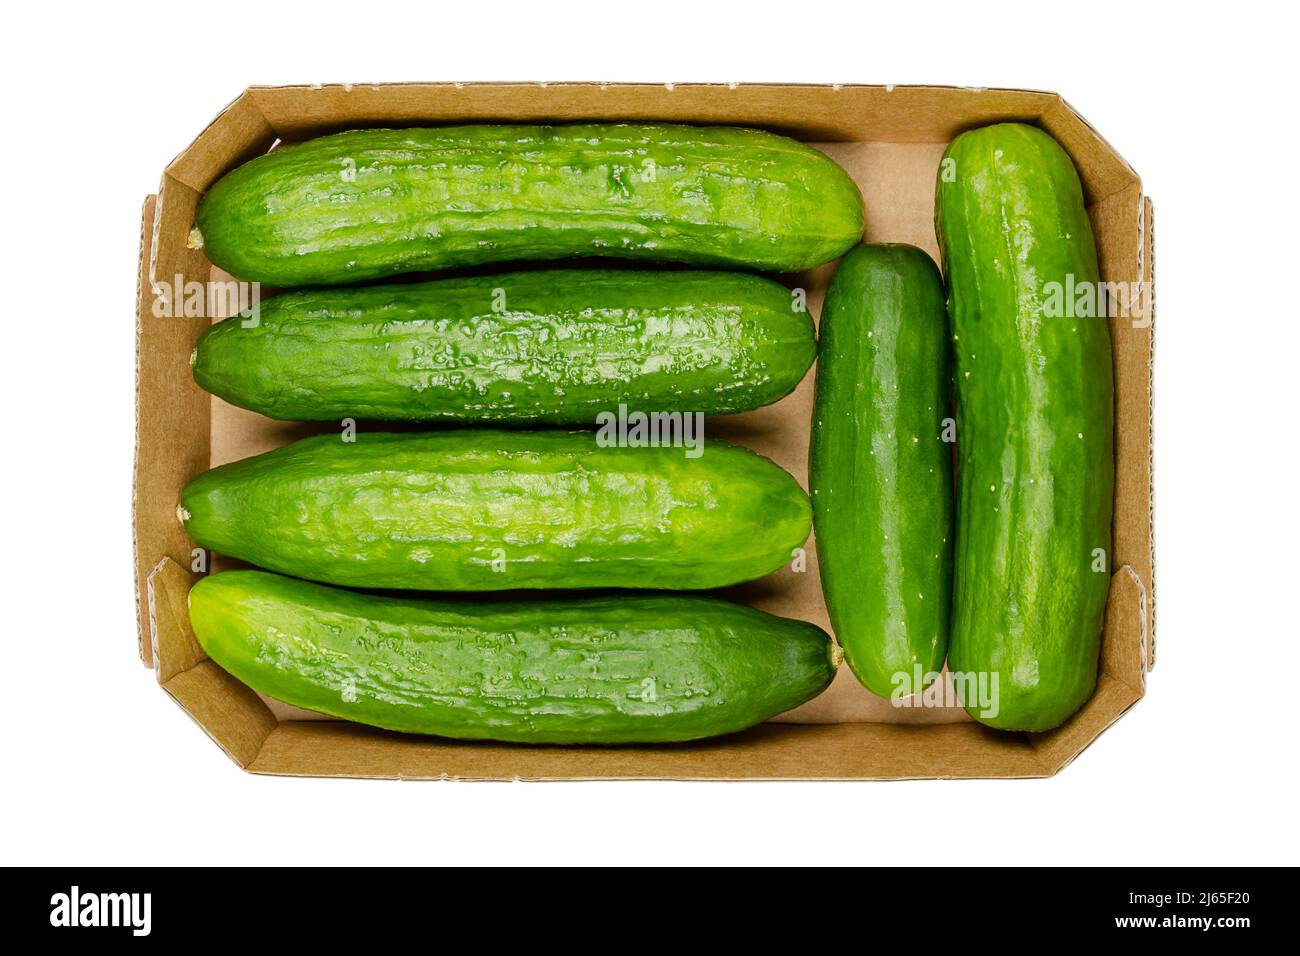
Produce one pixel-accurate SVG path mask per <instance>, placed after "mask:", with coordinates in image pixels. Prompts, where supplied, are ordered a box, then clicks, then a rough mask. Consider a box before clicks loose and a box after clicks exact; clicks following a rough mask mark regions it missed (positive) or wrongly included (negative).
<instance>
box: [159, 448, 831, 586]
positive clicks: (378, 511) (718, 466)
mask: <svg viewBox="0 0 1300 956" xmlns="http://www.w3.org/2000/svg"><path fill="white" fill-rule="evenodd" d="M697 449H698V450H699V451H700V454H699V455H698V457H691V456H690V454H688V453H690V452H693V449H686V448H680V447H670V446H663V447H619V446H609V447H606V446H602V445H601V444H600V443H598V440H597V434H596V433H594V432H565V431H487V430H482V431H477V430H455V431H445V432H430V433H409V434H383V433H372V432H366V431H361V432H358V433H357V434H356V436H355V441H353V442H348V441H343V440H342V439H341V437H340V436H339V435H338V434H331V435H320V436H316V437H314V438H305V439H303V440H301V441H298V442H295V443H293V444H292V445H287V446H285V447H283V448H279V449H276V450H275V451H271V452H267V453H266V454H264V455H258V456H256V457H254V458H248V459H245V460H243V461H238V462H234V463H232V464H229V465H223V466H221V467H219V468H215V469H213V470H212V471H209V472H206V473H205V474H202V475H200V476H199V477H198V478H195V479H194V480H193V481H191V482H190V483H189V484H188V485H186V486H185V489H184V491H183V492H182V493H181V504H180V517H181V519H182V521H183V522H184V523H185V527H186V529H187V530H188V531H189V533H190V535H191V536H192V537H193V538H194V540H195V541H197V542H198V543H199V544H201V545H203V546H204V547H206V548H211V549H212V550H214V551H217V552H219V553H221V554H227V555H231V556H232V557H237V558H241V559H243V560H245V561H249V562H252V563H253V564H257V565H260V566H261V567H264V568H268V569H270V570H272V571H279V572H281V573H284V574H292V575H295V576H297V577H303V578H310V579H312V580H316V581H324V582H326V583H329V584H341V585H347V586H353V587H374V588H414V589H422V590H436V591H440V590H447V591H496V590H505V589H512V588H603V587H627V588H665V589H667V588H685V589H706V588H714V587H722V586H724V585H728V584H735V583H738V582H740V581H747V580H751V579H753V578H758V577H761V576H762V575H764V574H767V573H769V572H771V571H774V570H776V569H777V568H779V567H780V566H781V565H783V564H784V563H785V562H786V561H788V560H790V558H791V552H792V550H793V549H794V548H797V547H800V546H802V545H803V544H804V542H805V541H806V539H807V537H808V532H809V530H810V529H811V523H812V514H811V507H810V506H809V503H808V496H807V495H805V494H804V492H803V489H802V488H800V487H799V485H798V483H797V482H796V481H795V480H794V478H792V477H791V476H790V475H789V474H787V473H786V472H785V471H782V470H781V469H780V468H779V467H777V466H776V465H774V464H773V463H772V462H771V461H769V460H768V459H766V458H763V457H762V456H760V455H756V454H754V453H753V452H751V451H748V450H746V449H743V448H738V447H736V446H734V445H728V444H727V443H725V442H721V441H707V442H705V443H704V444H703V445H702V446H697Z"/></svg>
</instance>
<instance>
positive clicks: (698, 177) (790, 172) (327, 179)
mask: <svg viewBox="0 0 1300 956" xmlns="http://www.w3.org/2000/svg"><path fill="white" fill-rule="evenodd" d="M862 224H863V207H862V195H861V193H860V192H859V191H858V188H857V186H856V185H855V184H854V183H853V181H852V180H851V179H850V178H849V176H848V174H847V173H846V172H844V170H842V169H841V168H840V167H839V166H837V165H836V164H835V163H834V162H832V161H831V160H830V159H829V158H828V157H827V156H825V155H824V154H823V153H820V152H818V151H817V150H815V149H813V148H812V147H810V146H805V145H803V144H801V143H798V142H795V141H794V140H792V139H787V138H785V137H783V136H776V135H773V134H771V133H764V132H760V131H758V130H749V129H732V128H726V127H692V126H672V125H630V124H622V123H620V124H588V125H575V126H492V125H477V126H459V127H444V128H439V129H406V130H356V131H352V132H347V133H338V134H335V135H332V136H323V137H321V138H319V139H313V140H309V141H307V142H305V143H302V144H300V145H297V146H290V147H287V148H285V149H278V150H275V151H273V152H271V153H268V154H266V155H265V156H259V157H258V158H256V159H254V160H252V161H251V162H248V163H245V164H244V165H243V166H240V167H238V168H237V169H235V170H233V171H232V172H230V173H227V174H226V175H225V176H223V177H222V178H221V179H219V180H217V182H216V183H214V184H213V185H212V187H211V188H210V189H209V190H208V191H207V193H206V194H205V195H204V196H203V198H202V200H201V202H200V204H199V208H198V213H197V217H196V228H197V230H198V234H197V236H196V237H195V238H196V239H197V240H198V241H200V242H201V243H202V245H203V248H204V249H205V251H206V252H207V255H208V258H209V259H211V260H212V262H214V263H215V264H217V265H218V266H220V267H221V268H223V269H225V270H226V271H228V272H231V273H233V274H234V275H236V276H238V277H240V278H242V279H248V280H256V281H260V282H264V283H267V284H270V285H276V286H298V285H337V284H340V283H350V282H358V281H360V280H363V279H376V278H381V277H383V276H391V275H396V274H398V273H403V272H421V271H430V270H438V269H449V268H458V267H462V266H471V265H478V264H481V263H489V262H508V261H511V260H521V259H561V258H566V257H573V256H614V257H619V258H635V259H649V260H656V261H666V262H688V263H693V264H695V265H713V266H740V267H746V268H754V269H768V270H774V271H798V270H801V269H806V268H810V267H812V266H815V265H820V264H821V263H824V262H829V261H830V260H832V259H835V258H836V257H838V256H839V255H840V254H841V253H843V252H844V251H846V250H847V249H848V248H849V247H851V246H852V245H853V244H854V243H855V242H857V241H858V239H859V238H861V235H862Z"/></svg>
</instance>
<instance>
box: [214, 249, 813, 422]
mask: <svg viewBox="0 0 1300 956" xmlns="http://www.w3.org/2000/svg"><path fill="white" fill-rule="evenodd" d="M499 295H504V308H503V309H501V310H500V311H497V310H494V308H493V306H494V304H496V303H498V302H500V301H501V300H500V299H499V298H498V296H499ZM815 351H816V344H815V333H814V329H813V324H812V319H811V318H810V317H809V316H808V314H807V313H806V312H795V311H794V310H793V308H792V305H791V298H790V293H789V291H788V290H787V289H786V288H785V287H784V286H782V285H780V284H779V283H776V282H773V281H771V280H770V279H764V278H762V277H760V276H755V275H747V274H743V273H727V272H696V271H681V272H641V271H627V270H561V269H556V270H548V271H540V272H518V273H511V274H507V275H497V276H485V277H477V278H462V279H444V280H440V281H436V282H426V283H418V284H415V283H404V284H403V283H398V284H393V285H383V286H370V287H365V288H358V289H338V290H334V289H318V290H311V291H306V292H293V293H285V294H283V295H279V296H276V297H274V298H272V299H270V300H268V301H267V302H264V303H262V305H261V307H260V314H259V316H258V323H257V324H256V325H255V326H250V327H245V326H244V321H243V320H242V319H240V318H239V317H238V316H236V317H234V318H231V319H227V320H226V321H224V322H220V323H218V324H216V325H214V326H212V327H211V328H210V329H208V330H207V331H205V332H204V333H203V335H202V336H201V337H200V339H199V342H198V347H197V349H196V350H195V354H194V362H193V365H194V378H195V380H196V381H197V382H198V384H199V385H200V386H201V387H203V388H204V389H206V390H207V391H209V392H212V393H213V394H215V395H218V396H220V397H221V398H223V399H225V400H226V401H228V402H230V403H232V404H234V405H238V406H240V407H241V408H248V409H252V410H253V411H256V412H260V413H262V414H264V415H268V416H270V417H271V418H276V419H283V420H291V421H292V420H296V421H329V420H338V419H340V418H343V417H347V416H353V417H358V418H369V419H376V420H383V421H435V420H443V421H463V422H509V423H545V424H581V423H590V422H592V421H593V420H594V419H595V416H596V414H597V412H599V411H602V410H614V409H617V407H618V405H619V404H620V403H626V404H627V405H628V406H629V407H631V408H641V409H643V410H653V411H665V412H672V411H683V412H685V411H692V412H696V411H698V412H703V413H705V414H710V415H721V414H729V413H732V412H741V411H747V410H749V409H753V408H758V407H760V406H762V405H766V404H769V403H771V402H774V401H776V400H777V399H779V398H782V397H784V396H785V395H787V394H789V393H790V392H791V391H792V390H793V389H794V387H795V386H796V385H798V384H799V381H800V380H801V379H802V378H803V376H804V374H805V373H806V372H807V371H808V368H809V366H810V365H812V361H813V357H814V354H815Z"/></svg>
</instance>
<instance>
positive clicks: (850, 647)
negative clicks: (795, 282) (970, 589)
mask: <svg viewBox="0 0 1300 956" xmlns="http://www.w3.org/2000/svg"><path fill="white" fill-rule="evenodd" d="M950 381H951V379H950V376H949V372H948V316H947V312H946V309H945V305H944V289H943V280H942V278H941V277H940V275H939V270H938V268H937V267H936V266H935V264H934V262H933V261H932V260H931V259H930V257H929V256H928V255H926V254H925V253H924V252H922V251H921V250H920V249H917V248H915V247H914V246H905V245H864V246H858V247H857V248H856V249H854V250H853V251H852V252H850V253H849V254H848V255H846V256H845V257H844V259H843V260H842V261H841V262H840V265H839V269H838V270H837V271H836V273H835V277H834V279H833V280H832V281H831V285H830V288H829V290H828V291H827V293H826V305H825V308H824V309H823V310H822V318H821V344H820V352H819V355H818V362H817V394H816V399H815V403H814V409H813V427H812V447H811V451H810V456H809V461H810V476H809V483H810V486H811V490H812V503H813V523H814V528H815V531H816V535H815V536H816V540H817V554H818V564H819V566H820V569H821V581H822V592H823V594H824V595H825V598H826V607H827V610H828V612H829V613H830V618H831V624H832V625H833V627H834V630H835V636H836V639H837V640H838V641H839V643H840V646H841V647H842V648H843V649H844V657H845V660H847V661H848V663H849V666H850V667H851V668H852V670H853V673H854V675H855V676H856V677H857V678H858V680H859V681H861V682H862V684H863V685H865V686H866V687H867V689H868V690H870V691H872V692H873V693H875V694H878V695H880V696H881V697H886V698H889V697H893V698H899V697H906V696H909V695H911V694H913V693H916V692H918V691H920V690H923V689H924V688H925V686H928V683H929V682H930V680H932V679H933V675H935V674H937V672H938V671H940V670H942V668H943V661H944V655H945V654H946V652H947V649H948V627H949V616H950V609H951V599H952V548H953V534H952V510H953V500H952V499H953V490H952V445H951V444H948V443H947V442H945V441H944V438H945V435H944V418H945V417H946V416H947V415H948V401H949V386H950ZM949 441H951V437H949Z"/></svg>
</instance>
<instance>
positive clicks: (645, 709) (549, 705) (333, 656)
mask: <svg viewBox="0 0 1300 956" xmlns="http://www.w3.org/2000/svg"><path fill="white" fill-rule="evenodd" d="M189 611H190V621H191V622H192V623H193V626H194V634H195V636H196V637H197V638H198V641H199V643H200V644H201V645H202V646H203V649H204V650H205V651H206V652H207V653H208V656H210V657H211V658H212V659H213V660H214V661H216V662H217V663H218V664H219V665H220V666H221V667H222V668H224V669H225V670H227V671H229V672H230V673H231V674H233V675H234V676H235V677H237V678H239V679H240V680H241V681H243V682H244V683H246V684H248V685H249V686H250V687H253V688H255V689H256V690H258V691H261V692H262V693H264V694H266V695H268V696H270V697H273V698H275V699H277V700H281V701H284V702H286V703H290V704H294V705H296V706H299V707H305V708H308V709H310V710H314V711H319V712H320V713H323V714H330V715H332V716H335V717H342V718H344V719H347V720H353V721H357V722H359V723H363V724H371V725H373V726H376V727H383V728H386V729H388V730H400V731H407V732H410V733H419V734H438V735H440V736H443V737H458V738H464V739H479V740H482V739H486V740H503V741H511V742H518V743H537V744H544V743H552V744H559V743H564V744H616V743H664V742H671V741H682V740H696V739H699V738H702V737H713V736H716V735H718V734H727V733H732V732H734V731H737V730H743V729H745V728H746V727H750V726H753V725H754V724H757V723H761V722H762V721H764V720H766V719H768V718H769V717H773V716H775V715H776V714H779V713H781V712H782V711H786V710H789V709H791V708H792V707H797V706H799V705H800V704H802V703H804V702H805V701H807V700H810V699H811V698H813V697H815V696H816V695H817V694H819V693H821V692H822V690H824V689H825V688H826V686H827V685H828V684H829V683H830V681H831V678H832V677H833V676H834V675H835V668H836V664H837V660H836V651H835V649H834V645H833V644H832V643H831V641H830V638H829V637H828V636H827V635H826V632H824V631H823V630H822V629H821V628H819V627H817V626H815V625H813V624H808V623H805V622H803V621H794V620H788V619H786V618H781V617H775V616H774V615H771V614H765V613H763V612H762V611H757V610H754V609H753V608H748V607H743V606H741V605H737V604H732V603H730V602H727V601H721V600H718V599H716V598H707V597H695V596H691V597H687V596H671V597H670V596H642V595H620V596H616V597H597V598H565V599H556V600H552V601H486V602H483V601H480V602H474V601H448V600H441V601H435V600H411V599H406V598H394V597H377V596H373V595H368V594H357V593H354V592H351V591H345V590H339V589H337V588H330V587H324V586H323V585H319V584H311V583H309V582H307V581H298V580H295V579H293V578H285V577H280V576H279V575H276V574H268V573H266V572H264V571H224V572H222V573H220V574H215V575H212V576H210V577H206V578H204V579H202V580H201V581H199V583H198V584H196V585H195V586H194V588H193V589H192V590H191V591H190V598H189Z"/></svg>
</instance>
